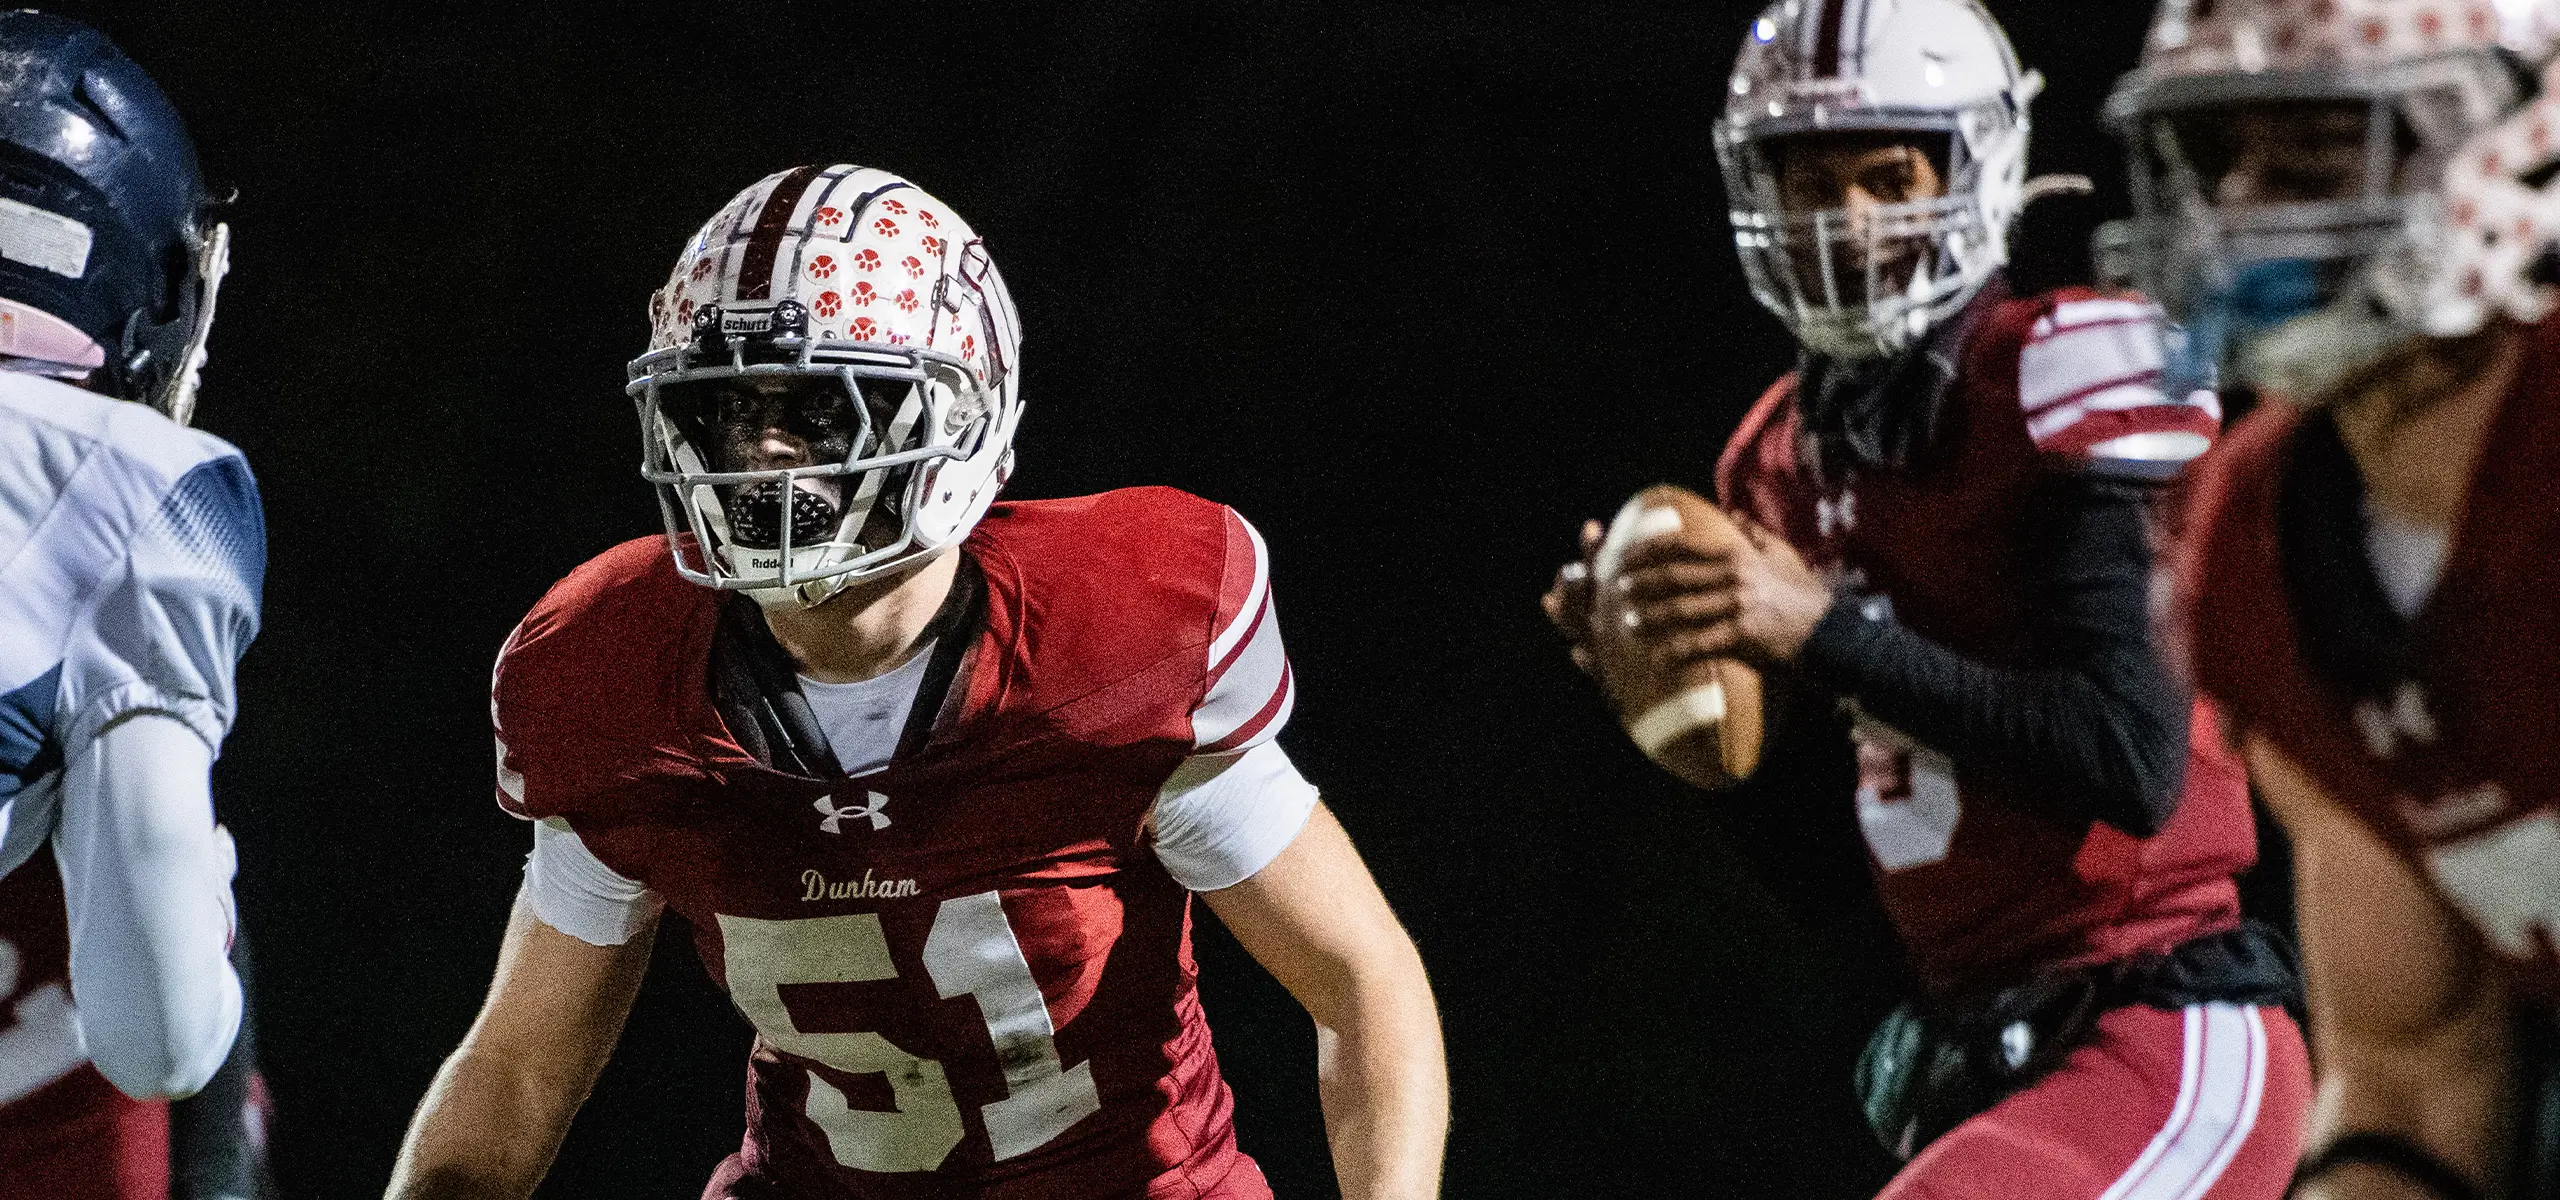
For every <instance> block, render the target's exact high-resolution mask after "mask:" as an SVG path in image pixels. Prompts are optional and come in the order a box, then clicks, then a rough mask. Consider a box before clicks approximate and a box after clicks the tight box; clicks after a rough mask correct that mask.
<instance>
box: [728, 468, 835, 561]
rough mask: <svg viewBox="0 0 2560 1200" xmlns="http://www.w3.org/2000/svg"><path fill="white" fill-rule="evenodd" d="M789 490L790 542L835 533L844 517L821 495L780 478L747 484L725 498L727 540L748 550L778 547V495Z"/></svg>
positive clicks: (808, 543)
mask: <svg viewBox="0 0 2560 1200" xmlns="http://www.w3.org/2000/svg"><path fill="white" fill-rule="evenodd" d="M785 491H788V492H790V493H791V545H792V546H793V547H794V548H795V549H796V548H798V547H801V546H811V545H816V544H817V543H819V542H823V541H826V540H827V539H829V538H831V537H833V536H835V531H836V525H837V524H838V523H839V522H841V521H842V520H843V519H844V515H843V514H842V513H841V512H839V511H837V509H836V506H835V505H834V504H833V503H831V502H830V501H828V499H827V498H826V497H824V496H821V495H819V494H817V493H816V492H812V491H809V490H807V489H805V488H795V487H792V486H790V485H789V484H786V483H782V482H780V481H778V480H777V481H773V482H768V483H756V484H749V485H747V486H744V487H740V488H737V489H735V490H732V491H731V492H730V493H729V497H728V509H729V540H730V541H731V542H732V543H734V544H736V545H738V546H740V547H742V548H744V549H748V550H778V549H781V548H782V494H783V493H784V492H785Z"/></svg>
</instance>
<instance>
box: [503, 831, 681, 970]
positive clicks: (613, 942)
mask: <svg viewBox="0 0 2560 1200" xmlns="http://www.w3.org/2000/svg"><path fill="white" fill-rule="evenodd" d="M524 891H525V895H526V896H527V897H530V898H531V900H532V902H533V915H535V916H537V917H540V918H542V923H543V924H545V925H548V926H550V927H552V928H553V929H557V930H559V931H560V932H562V933H565V934H568V935H569V936H570V937H573V938H576V939H578V940H579V941H582V942H585V943H587V944H588V945H590V946H619V945H622V944H623V943H625V942H628V941H630V940H631V939H632V938H634V937H636V936H638V935H639V933H640V931H641V930H643V929H646V928H648V926H649V922H651V921H653V920H655V919H657V916H658V910H659V909H661V908H664V907H666V901H664V900H662V899H660V898H659V897H658V894H657V893H656V892H653V891H650V890H649V889H648V887H647V885H645V884H642V883H641V882H640V881H638V880H636V879H630V878H626V877H624V876H623V875H622V874H620V873H618V872H616V871H615V870H614V869H613V868H611V867H608V866H606V865H604V863H603V861H601V860H599V859H598V858H597V857H596V856H595V853H594V852H593V851H591V850H588V849H587V844H586V843H585V842H582V841H579V840H578V835H577V832H576V831H575V830H572V829H570V828H569V823H568V822H567V821H563V820H560V819H559V818H557V817H554V818H552V819H550V820H547V821H536V822H534V826H533V853H532V854H529V855H527V856H525V860H524Z"/></svg>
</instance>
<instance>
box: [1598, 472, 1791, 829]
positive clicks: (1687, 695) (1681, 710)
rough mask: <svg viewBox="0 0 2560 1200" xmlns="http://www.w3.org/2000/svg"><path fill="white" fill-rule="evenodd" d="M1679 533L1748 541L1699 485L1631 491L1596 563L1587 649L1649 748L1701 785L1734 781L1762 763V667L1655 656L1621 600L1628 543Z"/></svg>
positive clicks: (1632, 731)
mask: <svg viewBox="0 0 2560 1200" xmlns="http://www.w3.org/2000/svg"><path fill="white" fill-rule="evenodd" d="M1675 534H1677V535H1681V536H1685V537H1687V538H1689V539H1690V540H1692V541H1694V542H1698V543H1701V544H1704V545H1708V546H1718V545H1729V544H1733V545H1738V544H1741V543H1742V542H1743V541H1744V538H1743V533H1742V530H1741V528H1740V527H1739V526H1737V525H1735V524H1734V523H1733V519H1732V518H1730V517H1727V516H1726V515H1725V514H1724V512H1723V510H1721V509H1718V508H1717V507H1716V506H1715V505H1714V504H1713V503H1711V502H1710V501H1708V499H1707V498H1706V497H1704V496H1701V495H1699V494H1697V493H1696V492H1693V491H1690V490H1688V489H1687V488H1682V487H1674V486H1671V485H1669V484H1662V485H1658V486H1655V487H1650V488H1646V489H1645V490H1643V491H1641V492H1638V493H1636V496H1635V498H1634V499H1632V500H1629V501H1627V504H1626V507H1624V508H1622V509H1619V510H1618V516H1617V519H1616V520H1614V521H1611V522H1610V524H1609V532H1608V536H1607V537H1606V538H1604V539H1603V540H1602V541H1601V543H1600V551H1599V553H1598V555H1597V556H1595V558H1594V560H1593V563H1592V572H1591V577H1592V582H1593V583H1594V584H1595V585H1596V586H1595V588H1594V589H1593V590H1594V593H1595V594H1594V597H1593V600H1592V611H1591V652H1592V655H1593V657H1594V658H1595V659H1596V660H1597V665H1598V667H1599V672H1600V679H1601V683H1602V684H1603V685H1604V686H1605V687H1607V688H1608V690H1609V697H1610V699H1611V700H1613V701H1615V702H1616V704H1617V707H1618V720H1619V722H1620V723H1621V724H1623V725H1624V726H1625V727H1626V730H1627V735H1628V736H1629V737H1632V738H1634V739H1635V742H1636V745H1637V747H1638V748H1640V749H1642V750H1643V751H1644V752H1645V754H1646V756H1647V757H1650V758H1651V759H1653V761H1655V762H1657V763H1660V764H1661V765H1662V766H1663V767H1664V768H1665V769H1666V770H1669V771H1670V772H1671V773H1672V774H1674V775H1678V776H1679V777H1681V778H1682V779H1685V780H1688V781H1689V782H1691V783H1694V784H1697V785H1698V786H1700V787H1730V786H1732V785H1733V784H1736V783H1740V782H1742V780H1744V779H1745V778H1748V777H1749V776H1750V774H1751V772H1752V770H1753V769H1754V768H1756V767H1758V766H1759V765H1760V735H1761V711H1760V702H1761V688H1760V673H1759V672H1757V671H1754V670H1752V669H1751V668H1750V667H1748V666H1745V665H1743V664H1742V663H1741V662H1740V661H1739V660H1736V659H1730V658H1719V659H1714V660H1711V661H1708V662H1702V663H1693V664H1691V665H1689V666H1687V667H1684V668H1681V669H1679V670H1677V671H1669V670H1664V669H1662V668H1659V667H1657V666H1655V665H1654V663H1653V661H1652V659H1651V657H1650V656H1648V655H1647V654H1646V653H1645V652H1644V648H1643V646H1642V645H1641V643H1640V642H1639V641H1638V640H1637V639H1636V638H1635V637H1633V636H1631V631H1630V629H1629V628H1628V626H1627V623H1626V613H1627V605H1625V604H1623V603H1621V601H1620V596H1621V593H1620V592H1619V591H1618V587H1617V577H1618V566H1619V563H1620V562H1621V561H1622V560H1623V559H1624V558H1625V557H1626V554H1627V551H1629V550H1631V549H1633V548H1634V547H1636V546H1637V545H1639V544H1642V543H1644V542H1647V541H1650V540H1652V539H1654V538H1658V537H1666V536H1671V535H1675Z"/></svg>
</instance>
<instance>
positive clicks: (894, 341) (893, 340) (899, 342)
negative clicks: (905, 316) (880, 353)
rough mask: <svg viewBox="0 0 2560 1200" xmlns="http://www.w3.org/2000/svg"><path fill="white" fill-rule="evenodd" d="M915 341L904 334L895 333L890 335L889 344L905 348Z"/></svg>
mask: <svg viewBox="0 0 2560 1200" xmlns="http://www.w3.org/2000/svg"><path fill="white" fill-rule="evenodd" d="M914 340H915V339H914V338H911V337H908V336H907V335H905V334H903V333H893V334H890V335H889V344H890V345H892V346H903V345H906V344H907V343H909V342H912V341H914Z"/></svg>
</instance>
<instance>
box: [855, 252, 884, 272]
mask: <svg viewBox="0 0 2560 1200" xmlns="http://www.w3.org/2000/svg"><path fill="white" fill-rule="evenodd" d="M853 267H854V269H855V270H857V271H877V270H879V269H880V252H879V251H877V250H856V251H854V252H853Z"/></svg>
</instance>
